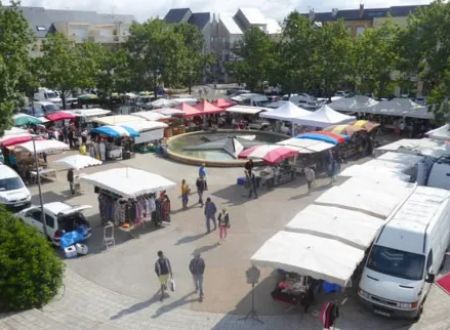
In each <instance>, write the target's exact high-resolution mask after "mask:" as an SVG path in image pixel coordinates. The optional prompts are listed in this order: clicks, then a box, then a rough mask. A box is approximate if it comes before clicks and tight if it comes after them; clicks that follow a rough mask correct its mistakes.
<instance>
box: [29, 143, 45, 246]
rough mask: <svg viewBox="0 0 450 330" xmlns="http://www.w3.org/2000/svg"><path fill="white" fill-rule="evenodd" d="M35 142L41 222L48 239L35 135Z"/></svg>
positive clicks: (35, 163)
mask: <svg viewBox="0 0 450 330" xmlns="http://www.w3.org/2000/svg"><path fill="white" fill-rule="evenodd" d="M31 139H32V141H33V153H34V166H35V168H36V178H37V184H38V190H39V203H40V206H41V222H42V225H43V226H44V235H45V238H47V237H48V235H47V221H46V219H45V213H44V199H43V198H42V189H41V174H40V173H39V163H38V158H37V152H36V141H35V136H34V135H33V136H32V137H31Z"/></svg>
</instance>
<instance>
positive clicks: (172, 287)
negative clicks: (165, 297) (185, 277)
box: [169, 278, 175, 292]
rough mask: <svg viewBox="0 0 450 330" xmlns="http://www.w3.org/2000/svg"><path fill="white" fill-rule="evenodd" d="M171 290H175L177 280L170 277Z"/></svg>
mask: <svg viewBox="0 0 450 330" xmlns="http://www.w3.org/2000/svg"><path fill="white" fill-rule="evenodd" d="M169 285H170V291H172V292H174V291H175V280H174V279H173V278H171V279H170V283H169Z"/></svg>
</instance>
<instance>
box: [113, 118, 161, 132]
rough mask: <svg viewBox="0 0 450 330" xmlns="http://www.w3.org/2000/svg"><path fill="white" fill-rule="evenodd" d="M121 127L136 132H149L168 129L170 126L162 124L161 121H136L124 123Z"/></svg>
mask: <svg viewBox="0 0 450 330" xmlns="http://www.w3.org/2000/svg"><path fill="white" fill-rule="evenodd" d="M121 126H125V127H129V128H131V129H134V130H135V131H136V132H147V131H151V130H154V129H160V128H166V127H168V125H167V124H166V123H162V122H160V121H144V120H141V121H134V122H128V123H123V124H121Z"/></svg>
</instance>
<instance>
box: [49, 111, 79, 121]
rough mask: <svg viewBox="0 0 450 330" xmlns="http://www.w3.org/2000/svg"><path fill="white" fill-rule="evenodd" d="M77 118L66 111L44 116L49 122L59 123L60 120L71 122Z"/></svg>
mask: <svg viewBox="0 0 450 330" xmlns="http://www.w3.org/2000/svg"><path fill="white" fill-rule="evenodd" d="M76 117H77V116H75V115H74V114H72V113H70V112H66V111H56V112H52V113H49V114H47V115H45V118H47V119H48V120H51V121H60V120H71V119H75V118H76Z"/></svg>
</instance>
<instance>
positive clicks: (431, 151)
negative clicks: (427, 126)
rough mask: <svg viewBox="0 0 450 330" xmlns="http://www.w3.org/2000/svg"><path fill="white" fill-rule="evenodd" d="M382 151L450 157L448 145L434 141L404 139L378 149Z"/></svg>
mask: <svg viewBox="0 0 450 330" xmlns="http://www.w3.org/2000/svg"><path fill="white" fill-rule="evenodd" d="M377 150H380V151H395V152H399V153H406V154H415V155H423V156H430V157H434V158H439V157H442V156H444V155H450V150H449V148H448V146H447V144H446V143H443V142H442V141H436V140H433V139H428V138H423V139H402V140H398V141H395V142H392V143H389V144H385V145H384V146H381V147H379V148H377Z"/></svg>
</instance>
